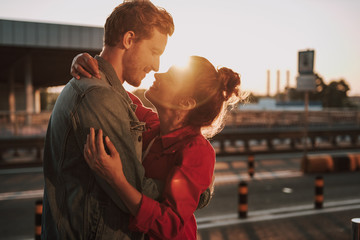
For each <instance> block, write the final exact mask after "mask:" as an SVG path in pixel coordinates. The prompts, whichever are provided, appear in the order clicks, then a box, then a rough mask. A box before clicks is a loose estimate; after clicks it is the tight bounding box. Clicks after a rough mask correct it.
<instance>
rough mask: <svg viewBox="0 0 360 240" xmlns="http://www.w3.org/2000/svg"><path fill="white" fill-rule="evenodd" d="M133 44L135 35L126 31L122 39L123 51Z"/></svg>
mask: <svg viewBox="0 0 360 240" xmlns="http://www.w3.org/2000/svg"><path fill="white" fill-rule="evenodd" d="M134 42H135V33H134V32H133V31H127V32H126V33H125V34H124V37H123V46H124V48H125V49H129V48H130V47H131V45H132V44H133V43H134Z"/></svg>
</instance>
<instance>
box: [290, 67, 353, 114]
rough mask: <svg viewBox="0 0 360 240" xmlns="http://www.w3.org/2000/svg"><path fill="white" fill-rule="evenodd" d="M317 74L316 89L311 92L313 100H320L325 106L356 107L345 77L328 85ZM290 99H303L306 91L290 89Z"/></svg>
mask: <svg viewBox="0 0 360 240" xmlns="http://www.w3.org/2000/svg"><path fill="white" fill-rule="evenodd" d="M315 76H316V80H315V81H316V90H315V91H314V92H310V94H309V98H310V100H311V101H320V102H322V105H323V107H324V108H352V107H355V106H354V105H353V104H352V103H351V102H350V101H349V98H348V96H347V93H348V91H349V90H350V87H349V85H348V84H347V83H346V81H345V80H344V79H340V80H338V81H335V80H334V81H331V82H330V83H329V84H328V85H327V84H326V83H325V82H324V79H323V78H322V77H321V76H320V75H318V74H315ZM289 99H290V100H303V99H304V93H303V92H299V91H297V90H296V89H295V88H291V89H289Z"/></svg>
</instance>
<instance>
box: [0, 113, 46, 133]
mask: <svg viewBox="0 0 360 240" xmlns="http://www.w3.org/2000/svg"><path fill="white" fill-rule="evenodd" d="M50 115H51V112H41V113H31V114H29V113H27V112H25V111H18V112H15V113H11V112H8V111H1V112H0V136H1V137H9V136H31V135H38V136H45V133H46V129H47V125H48V122H49V118H50Z"/></svg>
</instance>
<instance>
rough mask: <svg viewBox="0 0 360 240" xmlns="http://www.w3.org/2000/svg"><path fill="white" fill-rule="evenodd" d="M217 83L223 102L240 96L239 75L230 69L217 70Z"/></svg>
mask: <svg viewBox="0 0 360 240" xmlns="http://www.w3.org/2000/svg"><path fill="white" fill-rule="evenodd" d="M217 78H218V81H219V82H220V89H221V90H223V93H224V94H223V95H224V100H225V101H227V100H228V99H229V98H231V97H232V96H234V97H239V94H240V89H239V87H240V75H239V74H238V73H236V72H234V71H233V70H231V69H230V68H226V67H222V68H220V69H218V77H217Z"/></svg>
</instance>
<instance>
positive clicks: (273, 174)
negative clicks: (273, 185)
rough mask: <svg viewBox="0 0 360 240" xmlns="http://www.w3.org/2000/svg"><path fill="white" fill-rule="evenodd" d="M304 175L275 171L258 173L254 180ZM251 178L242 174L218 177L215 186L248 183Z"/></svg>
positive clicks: (296, 172)
mask: <svg viewBox="0 0 360 240" xmlns="http://www.w3.org/2000/svg"><path fill="white" fill-rule="evenodd" d="M302 175H303V173H302V172H300V171H289V170H286V171H274V172H257V173H255V174H254V177H253V179H255V180H265V179H275V178H290V177H300V176H302ZM250 179H251V178H250V176H249V174H247V173H242V174H228V175H218V176H216V177H215V184H224V183H234V182H239V181H241V180H244V181H247V180H250Z"/></svg>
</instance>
